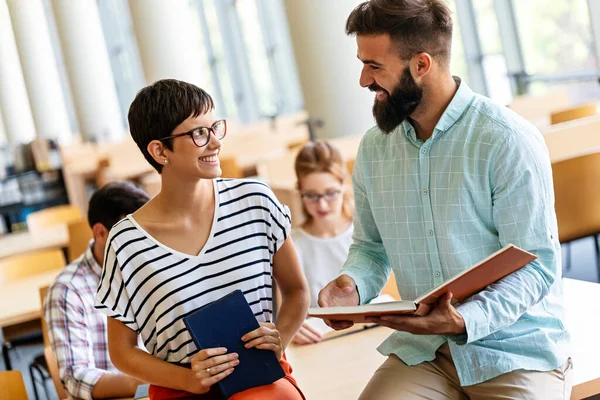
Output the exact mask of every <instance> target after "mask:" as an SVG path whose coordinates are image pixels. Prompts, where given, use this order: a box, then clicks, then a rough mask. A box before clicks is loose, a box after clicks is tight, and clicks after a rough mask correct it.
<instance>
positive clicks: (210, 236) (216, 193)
mask: <svg viewBox="0 0 600 400" xmlns="http://www.w3.org/2000/svg"><path fill="white" fill-rule="evenodd" d="M212 183H213V189H214V199H215V211H214V214H213V222H212V225H211V227H210V233H209V234H208V238H207V239H206V243H204V246H202V249H200V252H199V253H198V254H197V255H192V254H188V253H184V252H181V251H179V250H175V249H173V248H171V247H169V246H167V245H166V244H164V243H162V242H160V241H159V240H157V239H156V238H155V237H154V236H152V235H151V234H149V233H148V232H147V231H146V230H145V229H144V228H143V227H142V226H141V225H140V224H139V223H138V222H137V221H136V220H135V218H134V217H133V214H129V215H127V219H128V220H129V221H130V222H131V223H132V224H133V225H134V226H135V227H136V228H137V229H138V230H139V231H140V232H142V233H143V234H144V236H146V237H147V238H148V239H149V240H151V241H152V242H154V243H156V245H157V246H159V247H162V248H163V249H165V250H167V251H168V252H169V253H172V254H176V255H178V256H180V257H184V258H188V259H192V258H198V257H202V256H203V255H204V253H206V250H207V249H208V246H209V244H210V243H211V242H212V239H213V237H214V235H215V230H216V227H217V221H218V219H219V210H220V208H221V206H220V201H219V190H218V187H217V182H216V180H214V179H213V180H212Z"/></svg>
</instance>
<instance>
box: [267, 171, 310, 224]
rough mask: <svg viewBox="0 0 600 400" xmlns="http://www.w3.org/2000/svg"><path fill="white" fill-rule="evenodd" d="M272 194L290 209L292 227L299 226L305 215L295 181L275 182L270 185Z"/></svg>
mask: <svg viewBox="0 0 600 400" xmlns="http://www.w3.org/2000/svg"><path fill="white" fill-rule="evenodd" d="M270 186H271V190H273V194H275V197H277V200H279V202H280V203H282V204H285V205H286V206H288V207H289V209H290V214H291V217H292V227H296V226H300V225H302V224H303V223H304V220H305V217H304V213H303V212H302V199H301V198H300V193H299V192H298V189H296V185H295V183H292V182H288V183H283V182H276V183H273V184H271V185H270Z"/></svg>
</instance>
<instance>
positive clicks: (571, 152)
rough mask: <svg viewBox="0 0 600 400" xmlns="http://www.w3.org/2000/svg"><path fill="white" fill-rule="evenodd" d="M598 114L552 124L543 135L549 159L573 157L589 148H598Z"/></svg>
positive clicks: (599, 145)
mask: <svg viewBox="0 0 600 400" xmlns="http://www.w3.org/2000/svg"><path fill="white" fill-rule="evenodd" d="M598 132H600V115H596V116H593V117H587V118H581V119H577V120H574V121H569V122H563V123H561V124H557V125H552V126H551V127H549V128H548V129H546V130H544V132H543V137H544V140H545V141H546V146H547V147H548V152H549V153H550V161H552V162H553V163H554V162H557V161H561V160H566V159H568V158H573V157H575V156H578V155H580V154H582V153H585V152H586V151H588V150H589V149H594V148H600V135H599V134H598Z"/></svg>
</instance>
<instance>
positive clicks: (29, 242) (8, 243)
mask: <svg viewBox="0 0 600 400" xmlns="http://www.w3.org/2000/svg"><path fill="white" fill-rule="evenodd" d="M68 244H69V231H68V229H67V226H66V225H63V224H61V225H55V226H52V227H49V228H48V229H45V231H44V233H43V234H42V233H40V234H35V235H34V234H32V233H30V232H18V233H9V234H7V235H4V236H0V259H2V258H5V257H9V256H15V255H18V254H24V253H29V252H33V251H40V250H49V249H57V248H58V249H60V248H64V247H67V245H68Z"/></svg>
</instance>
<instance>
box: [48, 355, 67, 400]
mask: <svg viewBox="0 0 600 400" xmlns="http://www.w3.org/2000/svg"><path fill="white" fill-rule="evenodd" d="M44 357H45V359H46V364H47V365H48V373H49V374H50V377H51V378H52V382H53V383H54V389H56V394H58V398H59V399H66V398H67V392H66V391H65V387H64V386H63V384H62V382H61V381H60V375H59V371H58V362H57V361H56V357H54V352H53V351H52V347H50V346H46V347H44Z"/></svg>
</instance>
